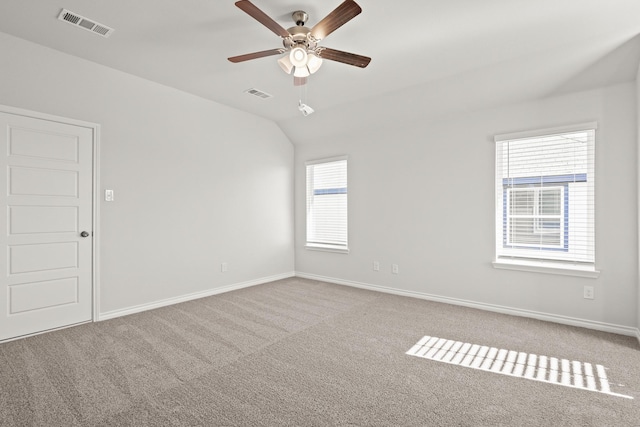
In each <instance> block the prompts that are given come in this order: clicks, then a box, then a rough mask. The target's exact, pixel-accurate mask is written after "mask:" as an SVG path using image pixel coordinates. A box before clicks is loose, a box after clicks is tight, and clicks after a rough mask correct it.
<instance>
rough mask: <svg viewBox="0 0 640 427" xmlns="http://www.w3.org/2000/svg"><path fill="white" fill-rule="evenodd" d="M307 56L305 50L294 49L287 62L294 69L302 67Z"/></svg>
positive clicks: (305, 62) (305, 63)
mask: <svg viewBox="0 0 640 427" xmlns="http://www.w3.org/2000/svg"><path fill="white" fill-rule="evenodd" d="M307 60H308V55H307V51H306V49H303V48H301V47H294V48H293V49H291V52H290V53H289V61H291V63H292V64H293V65H294V66H296V67H304V66H306V65H307Z"/></svg>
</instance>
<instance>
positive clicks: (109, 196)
mask: <svg viewBox="0 0 640 427" xmlns="http://www.w3.org/2000/svg"><path fill="white" fill-rule="evenodd" d="M113 200H114V199H113V190H104V201H105V202H113Z"/></svg>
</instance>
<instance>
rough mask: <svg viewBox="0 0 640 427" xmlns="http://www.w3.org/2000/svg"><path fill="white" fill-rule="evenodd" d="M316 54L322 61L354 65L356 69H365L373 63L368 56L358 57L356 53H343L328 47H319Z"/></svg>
mask: <svg viewBox="0 0 640 427" xmlns="http://www.w3.org/2000/svg"><path fill="white" fill-rule="evenodd" d="M316 54H317V55H318V56H319V57H320V58H322V59H328V60H330V61H338V62H342V63H343V64H348V65H354V66H356V67H360V68H365V67H366V66H367V65H369V62H371V58H369V57H368V56H362V55H356V54H355V53H349V52H343V51H341V50H336V49H331V48H328V47H319V48H318V49H316Z"/></svg>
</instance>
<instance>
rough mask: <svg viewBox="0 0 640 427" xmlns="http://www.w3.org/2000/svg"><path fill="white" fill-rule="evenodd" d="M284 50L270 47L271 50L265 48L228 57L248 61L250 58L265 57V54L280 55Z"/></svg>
mask: <svg viewBox="0 0 640 427" xmlns="http://www.w3.org/2000/svg"><path fill="white" fill-rule="evenodd" d="M283 51H284V49H269V50H263V51H261V52H253V53H247V54H244V55H238V56H232V57H231V58H228V59H229V61H231V62H234V63H237V62H243V61H248V60H250V59H257V58H264V57H265V56H272V55H279V54H281V53H282V52H283Z"/></svg>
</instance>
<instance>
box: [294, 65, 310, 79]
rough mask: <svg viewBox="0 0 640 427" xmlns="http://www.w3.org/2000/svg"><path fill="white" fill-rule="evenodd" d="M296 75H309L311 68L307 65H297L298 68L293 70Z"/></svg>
mask: <svg viewBox="0 0 640 427" xmlns="http://www.w3.org/2000/svg"><path fill="white" fill-rule="evenodd" d="M293 75H294V76H295V77H309V76H310V75H311V73H310V72H309V68H307V66H306V65H305V66H302V67H296V70H295V71H294V72H293Z"/></svg>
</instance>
